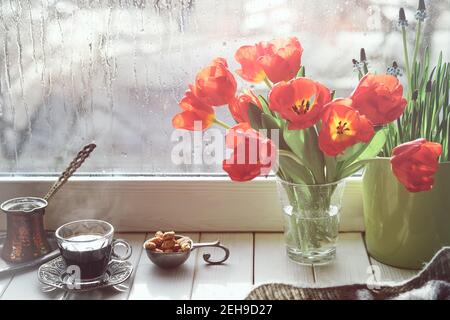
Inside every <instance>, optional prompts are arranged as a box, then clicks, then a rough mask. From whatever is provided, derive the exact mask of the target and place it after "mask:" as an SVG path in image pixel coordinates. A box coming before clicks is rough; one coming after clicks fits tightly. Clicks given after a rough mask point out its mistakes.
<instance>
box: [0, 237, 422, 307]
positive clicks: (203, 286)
mask: <svg viewBox="0 0 450 320" xmlns="http://www.w3.org/2000/svg"><path fill="white" fill-rule="evenodd" d="M187 235H188V236H190V237H191V238H192V239H193V240H194V241H210V240H215V239H220V240H221V242H222V244H224V245H225V246H227V247H229V248H230V251H231V255H230V258H229V260H228V261H227V262H226V264H224V265H220V266H206V265H205V263H204V262H203V260H202V251H203V250H207V249H201V250H199V251H194V252H193V254H192V255H191V257H190V258H189V260H188V261H187V263H186V264H184V265H183V266H182V267H179V268H177V269H174V270H162V269H159V268H158V267H156V266H155V265H153V264H152V263H151V262H150V261H149V260H148V258H147V256H146V253H145V252H144V251H143V249H142V243H143V242H144V241H145V239H146V238H149V237H151V236H152V234H146V233H128V234H120V235H119V236H120V237H121V238H125V239H126V240H127V241H129V242H130V243H131V244H132V246H133V250H134V251H133V255H132V257H131V262H132V263H133V265H134V271H133V274H132V277H131V278H130V279H129V280H127V282H126V283H125V284H126V286H127V287H128V289H127V290H125V291H123V292H118V291H115V290H112V289H102V290H97V291H92V292H86V293H78V294H74V293H67V292H63V291H60V290H55V291H53V292H47V293H44V292H42V290H41V284H40V283H39V282H38V280H37V271H36V270H29V271H25V272H22V273H17V274H13V275H9V276H6V277H2V278H0V299H5V300H7V299H172V300H181V299H196V300H197V299H225V300H229V299H243V298H245V296H246V295H247V294H248V293H249V292H250V290H251V289H252V288H253V287H255V286H258V285H260V284H264V283H273V282H279V283H289V284H294V285H297V286H308V287H311V286H316V287H317V286H321V287H323V286H334V285H339V284H350V283H369V284H372V285H373V284H376V283H377V282H389V281H396V282H398V281H403V280H406V279H409V278H411V277H413V276H414V275H415V274H416V272H415V271H408V270H401V269H396V268H392V267H388V266H385V265H383V264H381V263H379V262H377V261H375V260H373V259H371V258H370V257H369V256H368V254H367V252H366V248H365V245H364V239H363V234H362V233H357V232H354V233H341V234H340V236H339V241H338V246H337V258H336V260H335V261H334V262H333V263H331V264H330V265H327V266H311V267H308V266H300V265H297V264H295V263H292V262H290V261H289V260H288V258H287V256H286V253H285V250H284V245H283V235H282V234H281V233H190V234H187ZM210 252H211V253H212V255H214V254H221V252H220V253H218V252H215V251H210Z"/></svg>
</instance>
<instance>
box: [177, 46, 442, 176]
mask: <svg viewBox="0 0 450 320" xmlns="http://www.w3.org/2000/svg"><path fill="white" fill-rule="evenodd" d="M302 53H303V48H302V46H301V44H300V42H299V41H298V39H297V38H294V37H293V38H289V39H278V40H273V41H271V42H260V43H258V44H255V45H248V46H243V47H241V48H239V49H238V50H237V52H236V54H235V58H236V60H237V62H238V63H239V64H240V65H241V68H240V69H239V70H237V71H236V73H237V74H238V75H239V76H240V77H242V78H243V79H244V80H246V81H248V82H250V83H252V84H255V83H260V82H264V83H265V84H266V85H267V86H268V89H269V93H268V96H267V97H263V96H261V95H260V96H256V95H255V94H254V93H253V92H252V91H251V90H244V91H243V92H242V93H241V94H239V95H237V94H236V92H237V82H236V80H235V78H234V76H233V74H232V72H231V71H230V70H229V68H228V64H227V61H226V60H225V59H223V58H217V59H215V60H213V61H212V62H211V63H210V65H208V66H207V67H206V68H204V69H203V70H201V71H200V72H199V73H198V74H197V76H196V78H195V82H194V84H193V85H190V88H189V90H188V91H187V92H186V94H185V96H184V97H183V99H182V100H181V101H180V106H181V108H182V109H183V112H181V113H179V114H177V115H176V116H175V117H174V118H173V126H174V127H175V128H181V129H187V130H194V129H195V126H194V124H195V123H196V122H199V123H200V124H201V125H199V126H197V128H198V129H200V130H205V129H207V128H209V127H210V126H211V125H213V124H217V125H220V126H223V127H225V128H227V129H229V131H228V134H227V139H226V141H227V144H226V145H227V147H228V148H230V149H232V150H233V151H235V152H233V153H232V154H231V157H230V158H228V159H226V160H224V161H223V169H224V170H225V171H226V172H227V173H228V174H229V176H230V177H231V179H232V180H234V181H248V180H251V179H253V178H255V177H257V176H260V175H267V174H268V172H269V170H270V168H271V167H272V166H274V165H275V159H277V158H278V159H279V161H278V164H279V165H278V166H277V170H276V174H277V175H278V176H279V177H280V178H281V179H283V180H285V181H288V182H293V183H303V184H307V185H317V184H325V183H330V182H335V181H338V180H341V179H343V178H345V177H348V176H350V175H352V174H353V173H355V172H357V171H358V170H360V169H361V168H362V167H363V166H364V164H365V163H366V161H367V160H368V159H371V158H373V157H375V156H377V155H378V154H379V153H380V151H381V150H382V148H383V146H384V144H385V141H386V134H387V130H386V129H385V128H386V125H387V124H389V123H391V122H393V121H395V120H397V119H398V118H399V117H400V116H401V115H402V114H403V111H404V110H405V107H406V104H407V101H406V100H405V98H403V87H402V85H401V84H400V83H399V80H398V79H397V78H396V77H395V76H393V75H375V74H366V75H365V76H363V77H362V78H361V79H360V82H359V84H358V85H357V86H356V88H355V90H354V91H353V93H352V94H351V95H350V96H349V97H345V98H334V97H333V96H334V92H333V91H332V90H330V89H329V88H327V87H326V86H325V85H324V84H322V83H319V82H317V81H315V80H313V79H310V78H307V77H305V68H304V67H303V66H302V64H301V56H302ZM220 106H228V108H229V110H230V112H231V114H232V116H233V118H234V119H235V120H236V122H237V124H236V125H234V126H233V127H231V126H229V125H227V124H225V123H223V122H222V121H220V120H219V119H217V118H216V116H215V112H214V108H216V107H220ZM261 130H263V131H261ZM274 130H278V134H277V139H278V141H273V140H275V139H271V138H272V136H271V135H273V132H274ZM252 143H256V144H257V146H258V147H259V148H254V149H255V151H256V152H255V154H253V155H251V154H250V153H251V152H249V150H246V149H251V148H245V146H247V147H249V146H250V145H252ZM238 150H243V152H241V153H242V155H241V156H239V154H238V153H239V152H238ZM433 150H434V149H433ZM263 151H264V152H263ZM398 152H399V151H397V153H398ZM435 153H436V152H435V150H434V151H432V153H430V155H433V157H432V158H433V159H434V154H435ZM394 166H395V162H394ZM394 172H395V171H394Z"/></svg>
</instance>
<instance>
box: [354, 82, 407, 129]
mask: <svg viewBox="0 0 450 320" xmlns="http://www.w3.org/2000/svg"><path fill="white" fill-rule="evenodd" d="M351 99H352V100H353V108H355V109H356V110H358V111H359V113H360V114H362V115H365V116H366V117H367V118H368V119H369V120H370V121H371V122H372V123H373V125H375V126H378V125H384V124H387V123H390V122H392V121H394V120H396V119H397V118H399V117H400V116H401V115H402V114H403V111H404V110H405V107H406V104H407V101H406V99H405V98H403V86H402V85H401V84H400V82H399V81H398V79H397V78H396V77H394V76H391V75H374V74H367V75H366V76H364V77H363V78H362V79H361V81H360V82H359V85H358V87H357V88H356V89H355V91H354V92H353V94H352V96H351Z"/></svg>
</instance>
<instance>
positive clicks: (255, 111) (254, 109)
mask: <svg viewBox="0 0 450 320" xmlns="http://www.w3.org/2000/svg"><path fill="white" fill-rule="evenodd" d="M262 114H263V113H262V111H261V109H260V108H258V106H256V105H254V104H253V103H249V105H248V118H249V120H250V125H251V127H252V128H253V129H255V130H259V129H262V128H263V125H262V120H261V115H262Z"/></svg>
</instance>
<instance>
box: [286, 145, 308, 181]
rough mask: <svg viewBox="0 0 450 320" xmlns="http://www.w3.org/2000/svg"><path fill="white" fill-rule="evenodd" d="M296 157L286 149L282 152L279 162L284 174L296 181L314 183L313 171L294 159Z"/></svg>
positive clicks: (290, 179)
mask: <svg viewBox="0 0 450 320" xmlns="http://www.w3.org/2000/svg"><path fill="white" fill-rule="evenodd" d="M295 158H296V157H295V155H294V154H293V153H292V152H289V151H284V152H283V153H280V157H279V164H280V167H281V169H282V172H283V174H284V175H285V176H286V178H287V179H289V181H291V182H294V183H304V184H314V183H315V181H314V177H313V175H312V173H311V171H310V170H309V169H308V168H306V167H305V166H304V165H302V164H301V163H299V162H298V161H296V160H294V159H295Z"/></svg>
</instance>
